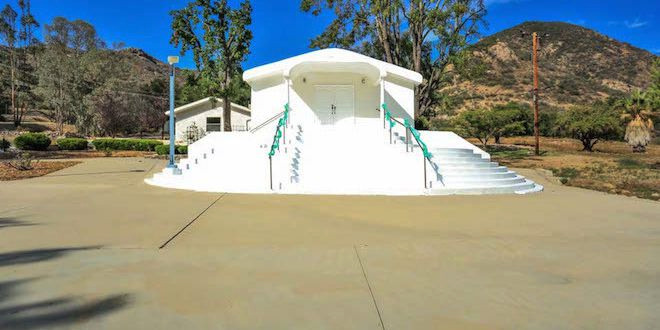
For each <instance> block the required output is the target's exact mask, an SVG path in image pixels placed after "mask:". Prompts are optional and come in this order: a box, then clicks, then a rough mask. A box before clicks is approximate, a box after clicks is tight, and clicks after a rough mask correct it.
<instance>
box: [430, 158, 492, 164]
mask: <svg viewBox="0 0 660 330" xmlns="http://www.w3.org/2000/svg"><path fill="white" fill-rule="evenodd" d="M432 160H433V162H434V163H436V164H438V165H440V166H442V165H443V164H449V165H450V164H481V163H490V160H489V159H485V158H476V157H462V158H458V157H447V158H440V157H433V158H432Z"/></svg>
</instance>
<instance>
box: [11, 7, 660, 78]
mask: <svg viewBox="0 0 660 330" xmlns="http://www.w3.org/2000/svg"><path fill="white" fill-rule="evenodd" d="M187 2H188V1H187V0H113V1H98V0H32V9H33V12H34V14H35V16H36V17H37V20H38V21H39V22H40V23H41V24H42V26H43V24H44V23H48V22H50V21H51V20H52V19H53V17H55V16H64V17H66V18H68V19H76V18H80V19H84V20H86V21H89V22H90V23H92V24H93V25H94V26H95V27H96V28H97V31H98V33H99V34H100V35H101V37H102V38H103V39H104V40H105V41H106V42H107V43H108V44H111V43H112V42H113V41H123V42H125V43H126V45H127V46H130V47H138V48H142V49H144V50H145V51H147V52H148V53H150V54H152V55H153V56H155V57H157V58H159V59H161V60H165V59H166V58H167V55H171V54H173V53H178V51H177V50H176V49H175V48H174V47H173V46H172V45H170V44H169V38H170V17H169V14H168V13H169V11H170V10H172V9H178V8H181V7H183V6H185V4H186V3H187ZM230 2H232V0H230ZM233 2H236V1H233ZM7 3H10V4H12V5H13V6H14V7H16V6H15V3H16V1H15V0H0V4H1V5H2V7H4V5H5V4H7ZM487 4H488V11H489V12H488V15H487V17H486V19H487V21H488V24H489V27H488V29H487V30H485V31H484V34H485V35H488V34H492V33H495V32H497V31H500V30H503V29H506V28H508V27H511V26H514V25H516V24H518V23H521V22H524V21H528V20H542V21H564V22H570V23H574V24H579V25H583V26H586V27H589V28H593V29H595V30H597V31H599V32H601V33H603V34H607V35H609V36H611V37H613V38H615V39H619V40H622V41H625V42H629V43H631V44H633V45H635V46H637V47H640V48H644V49H647V50H649V51H651V52H654V53H655V54H659V55H660V17H658V15H660V1H657V0H655V1H653V0H640V1H633V0H629V1H621V0H618V1H615V0H583V1H579V0H575V1H569V0H536V1H534V0H487ZM252 6H253V8H254V11H253V24H252V30H253V33H254V39H253V41H252V47H251V51H252V54H251V55H250V56H249V58H248V60H247V61H246V63H244V67H245V68H246V69H249V68H252V67H255V66H258V65H261V64H266V63H269V62H272V61H276V60H279V59H283V58H286V57H289V56H293V55H298V54H301V53H304V52H307V51H309V48H308V47H309V40H310V39H311V38H312V37H314V36H315V35H318V34H319V33H320V32H321V31H323V29H324V27H325V26H326V25H327V24H328V22H330V20H331V17H330V16H328V15H324V16H322V17H313V16H312V15H309V14H306V13H303V12H301V11H300V9H299V0H252ZM181 65H182V66H183V67H189V68H192V67H194V63H193V61H192V59H191V56H185V57H183V58H182V62H181Z"/></svg>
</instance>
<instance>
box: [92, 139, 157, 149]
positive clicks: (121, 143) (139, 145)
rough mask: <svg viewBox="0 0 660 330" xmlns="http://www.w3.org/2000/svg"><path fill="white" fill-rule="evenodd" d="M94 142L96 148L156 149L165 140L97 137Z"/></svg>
mask: <svg viewBox="0 0 660 330" xmlns="http://www.w3.org/2000/svg"><path fill="white" fill-rule="evenodd" d="M92 144H93V145H94V148H96V150H137V151H154V150H155V149H156V147H157V146H160V145H163V142H161V141H158V140H145V139H96V140H94V141H92Z"/></svg>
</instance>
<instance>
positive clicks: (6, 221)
mask: <svg viewBox="0 0 660 330" xmlns="http://www.w3.org/2000/svg"><path fill="white" fill-rule="evenodd" d="M34 225H36V224H35V223H32V222H26V221H21V220H16V219H12V218H0V229H3V228H9V227H26V226H34Z"/></svg>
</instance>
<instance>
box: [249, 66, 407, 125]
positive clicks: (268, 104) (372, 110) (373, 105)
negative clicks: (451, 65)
mask: <svg viewBox="0 0 660 330" xmlns="http://www.w3.org/2000/svg"><path fill="white" fill-rule="evenodd" d="M303 79H304V80H305V82H303ZM362 79H365V82H364V83H362ZM317 85H351V86H353V88H354V111H355V112H354V114H355V123H356V124H358V125H361V124H366V123H372V122H374V121H378V120H380V119H379V118H381V117H380V114H379V112H378V111H379V109H380V85H379V82H378V81H375V80H374V79H373V78H368V77H366V76H363V75H360V74H354V73H341V72H337V73H331V72H310V73H307V74H302V75H300V76H298V77H296V78H295V79H293V80H292V82H291V90H290V92H289V97H290V101H289V105H290V106H291V109H292V113H291V116H296V122H298V121H300V122H301V123H318V120H317V116H316V114H315V113H314V105H315V87H316V86H317ZM384 88H385V102H386V103H387V105H388V107H389V109H390V111H391V112H392V114H393V115H394V117H396V118H400V119H403V118H409V119H412V118H414V107H415V105H414V104H415V99H414V92H415V91H414V86H413V84H412V83H406V82H404V81H402V80H397V79H394V78H389V79H388V78H386V79H385V80H384ZM286 103H287V86H286V80H285V79H284V78H283V77H279V78H278V77H272V78H269V79H262V80H259V81H255V82H254V83H253V86H252V102H251V104H252V122H251V125H250V126H251V127H256V126H257V125H259V124H260V123H262V122H264V121H265V120H267V119H269V118H271V117H272V116H274V115H275V114H277V113H280V112H281V111H283V110H284V109H283V106H284V104H286Z"/></svg>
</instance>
